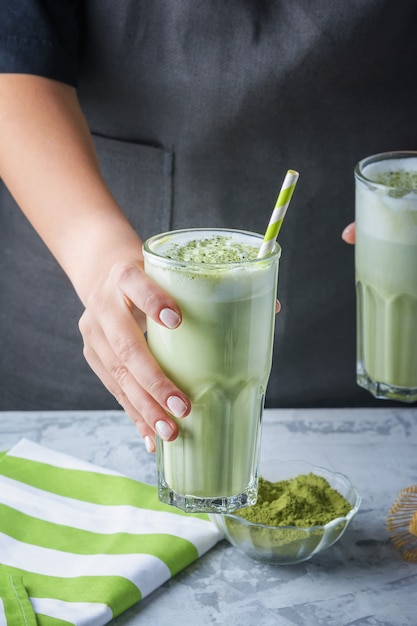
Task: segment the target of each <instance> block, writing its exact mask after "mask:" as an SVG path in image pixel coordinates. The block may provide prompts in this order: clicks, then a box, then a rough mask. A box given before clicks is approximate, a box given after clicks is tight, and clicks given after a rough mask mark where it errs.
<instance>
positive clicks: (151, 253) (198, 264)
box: [143, 227, 281, 270]
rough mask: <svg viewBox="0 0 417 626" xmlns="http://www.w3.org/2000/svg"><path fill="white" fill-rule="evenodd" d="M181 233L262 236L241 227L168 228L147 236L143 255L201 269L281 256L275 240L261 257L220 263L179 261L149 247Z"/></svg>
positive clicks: (262, 260) (245, 264)
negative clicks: (268, 250)
mask: <svg viewBox="0 0 417 626" xmlns="http://www.w3.org/2000/svg"><path fill="white" fill-rule="evenodd" d="M183 233H217V234H220V233H231V234H234V235H236V234H242V235H246V236H249V237H252V238H255V239H257V240H258V241H259V242H260V243H262V241H263V239H264V236H263V235H261V234H260V233H255V232H252V231H249V230H243V229H239V228H221V227H213V228H211V227H206V228H203V227H196V228H179V229H176V230H168V231H166V232H163V233H158V234H156V235H152V236H151V237H149V238H148V239H147V240H146V241H145V242H144V244H143V253H144V255H145V256H146V255H147V256H148V257H149V258H153V259H158V261H160V262H162V263H164V264H166V265H169V266H176V267H185V268H188V269H190V268H193V267H194V268H199V269H200V270H201V268H205V269H210V268H213V269H214V268H215V269H219V268H229V269H235V268H238V267H242V266H243V267H246V266H253V265H256V264H263V263H266V262H268V261H271V262H272V261H273V260H274V259H276V258H278V259H279V258H280V257H281V246H280V245H279V243H277V242H276V241H275V243H274V249H273V250H272V251H271V252H269V253H268V254H267V255H266V256H264V257H261V258H256V259H247V260H243V261H231V262H222V263H213V262H209V263H202V262H201V261H181V260H178V259H169V258H168V257H166V256H164V255H163V254H158V252H156V251H155V250H152V249H151V245H152V243H154V242H155V241H157V240H158V239H163V238H165V237H168V236H172V235H178V234H183Z"/></svg>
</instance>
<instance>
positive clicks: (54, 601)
mask: <svg viewBox="0 0 417 626" xmlns="http://www.w3.org/2000/svg"><path fill="white" fill-rule="evenodd" d="M221 538H222V537H221V535H220V533H219V531H218V530H217V529H216V527H215V525H214V524H213V523H212V522H210V520H209V518H208V516H205V515H189V514H185V513H183V512H182V511H179V510H178V509H175V508H174V507H170V506H167V505H165V504H162V503H161V502H159V501H158V496H157V490H156V487H153V486H150V485H147V484H145V483H140V482H137V481H135V480H132V479H131V478H128V477H126V476H123V475H122V474H119V473H117V472H114V471H111V470H107V469H104V468H102V467H98V466H96V465H93V464H91V463H87V462H85V461H81V460H79V459H76V458H74V457H72V456H69V455H67V454H63V453H60V452H56V451H53V450H50V449H48V448H45V447H43V446H40V445H38V444H36V443H33V442H31V441H29V440H27V439H22V440H21V441H20V442H19V443H18V444H17V445H16V446H14V447H13V448H12V449H11V450H10V451H9V452H7V453H3V454H2V455H1V458H0V626H6V625H7V626H20V625H21V624H22V625H25V626H52V625H53V626H58V625H62V626H63V625H65V626H68V625H70V624H76V625H77V626H101V625H102V624H107V623H108V622H109V621H110V620H111V619H112V618H113V617H116V616H117V615H120V613H122V612H123V611H125V610H126V609H127V608H129V607H130V606H132V605H133V604H135V603H136V602H138V601H139V600H141V599H142V598H144V597H145V596H147V595H148V594H150V593H151V592H152V591H153V590H154V589H156V588H157V587H158V586H160V585H161V584H162V583H164V582H165V581H166V580H168V579H169V578H170V577H171V576H174V574H176V573H177V572H179V571H180V570H182V569H183V568H185V567H186V566H187V565H189V564H190V563H192V562H193V561H195V560H196V559H197V558H198V557H199V556H201V555H202V554H203V553H204V552H206V551H207V550H209V549H210V548H212V547H213V546H214V545H215V544H216V543H217V541H219V540H220V539H221Z"/></svg>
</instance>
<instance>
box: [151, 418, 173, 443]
mask: <svg viewBox="0 0 417 626" xmlns="http://www.w3.org/2000/svg"><path fill="white" fill-rule="evenodd" d="M155 430H156V432H157V433H158V435H159V436H160V437H161V439H165V440H168V439H170V437H172V433H173V432H174V431H173V430H172V428H171V426H170V425H169V424H167V423H166V422H164V421H163V420H159V422H156V424H155Z"/></svg>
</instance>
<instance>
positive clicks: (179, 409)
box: [167, 396, 188, 417]
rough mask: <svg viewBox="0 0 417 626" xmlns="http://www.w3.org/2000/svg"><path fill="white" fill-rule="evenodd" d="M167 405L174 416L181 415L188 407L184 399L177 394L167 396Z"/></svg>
mask: <svg viewBox="0 0 417 626" xmlns="http://www.w3.org/2000/svg"><path fill="white" fill-rule="evenodd" d="M167 406H168V408H169V410H170V411H171V413H172V415H174V416H175V417H183V416H184V415H185V412H186V411H187V408H188V407H187V405H186V404H185V402H184V400H181V398H179V397H178V396H169V398H168V400H167Z"/></svg>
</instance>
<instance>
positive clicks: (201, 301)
mask: <svg viewBox="0 0 417 626" xmlns="http://www.w3.org/2000/svg"><path fill="white" fill-rule="evenodd" d="M261 243H262V237H261V236H260V235H256V234H252V233H245V232H241V231H233V230H230V231H227V230H216V229H212V230H208V229H193V230H184V231H174V232H171V233H165V234H163V235H157V236H156V237H153V238H151V239H150V240H148V241H147V242H146V243H145V246H144V254H145V270H146V272H147V274H148V275H149V276H150V277H151V278H152V279H153V280H154V281H155V282H157V283H158V284H159V285H160V286H161V287H162V288H163V289H164V290H165V291H167V292H168V293H169V294H170V295H171V296H173V297H174V299H175V300H176V302H177V303H178V305H179V306H180V308H181V311H182V315H183V321H182V323H181V325H180V326H179V328H177V329H175V330H168V329H166V328H164V327H162V326H160V325H159V324H156V323H155V322H153V321H152V320H150V319H148V343H149V348H150V350H151V352H152V353H153V354H154V356H155V358H156V359H157V361H158V362H159V364H160V365H161V367H162V368H163V370H164V371H165V372H166V374H167V375H168V376H169V378H171V380H173V381H174V382H175V383H176V384H177V385H178V387H179V388H180V389H182V390H183V391H184V392H185V393H186V394H187V395H188V396H189V397H190V399H191V403H192V410H191V413H190V415H189V416H188V417H186V418H185V419H180V420H177V423H178V425H179V428H180V434H179V436H178V438H177V439H176V440H175V441H172V442H163V441H161V440H158V442H157V443H158V445H157V462H158V481H159V495H160V499H162V500H163V501H164V502H168V503H170V504H174V505H176V506H178V507H179V508H181V509H183V510H185V511H212V512H226V511H233V510H235V509H237V508H239V507H242V506H247V505H251V504H254V503H255V501H256V496H257V464H258V449H259V438H260V425H261V415H262V409H263V402H264V394H265V388H266V385H267V381H268V377H269V373H270V368H271V360H272V345H273V332H274V320H275V300H276V286H277V274H278V261H279V256H280V248H279V246H278V245H276V246H275V249H274V251H273V252H272V253H271V254H270V255H268V256H267V257H265V258H264V259H259V260H257V258H256V257H257V254H258V250H259V247H260V244H261Z"/></svg>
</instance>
